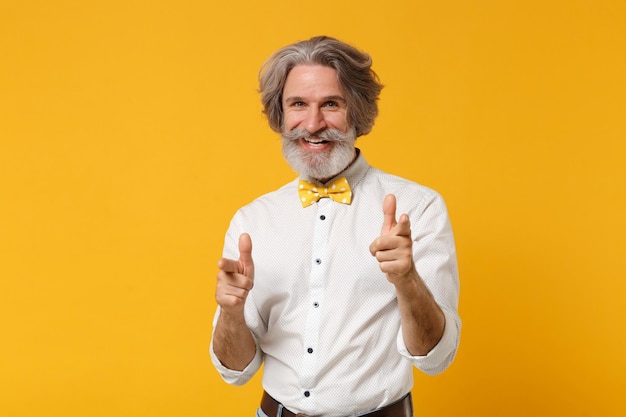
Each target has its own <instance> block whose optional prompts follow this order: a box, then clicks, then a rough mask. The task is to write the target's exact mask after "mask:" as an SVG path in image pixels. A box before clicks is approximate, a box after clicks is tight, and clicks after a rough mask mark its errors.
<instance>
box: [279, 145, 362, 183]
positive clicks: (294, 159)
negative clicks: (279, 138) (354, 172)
mask: <svg viewBox="0 0 626 417" xmlns="http://www.w3.org/2000/svg"><path fill="white" fill-rule="evenodd" d="M299 142H300V141H292V140H288V139H283V156H284V157H285V159H286V160H287V162H288V163H289V165H290V166H291V168H292V169H293V170H294V171H296V172H297V173H298V174H300V175H301V176H306V177H310V178H315V179H318V180H320V179H329V178H332V177H334V176H335V175H337V174H339V173H340V172H342V171H343V170H344V169H346V168H347V167H348V166H349V165H350V163H351V162H352V161H353V160H354V156H355V155H356V150H355V149H354V144H353V143H351V144H348V143H340V142H333V143H332V146H331V147H330V148H329V149H326V150H320V151H315V150H310V149H308V147H305V146H302V145H301V144H300V143H299Z"/></svg>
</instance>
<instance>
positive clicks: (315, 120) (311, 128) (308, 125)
mask: <svg viewBox="0 0 626 417" xmlns="http://www.w3.org/2000/svg"><path fill="white" fill-rule="evenodd" d="M304 127H305V129H306V130H307V131H308V132H311V133H316V132H319V131H320V130H323V129H325V128H326V120H325V119H324V113H323V112H322V111H321V110H320V109H318V108H314V107H312V108H310V109H309V111H308V112H307V115H306V119H305V120H304Z"/></svg>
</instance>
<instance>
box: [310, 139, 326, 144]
mask: <svg viewBox="0 0 626 417" xmlns="http://www.w3.org/2000/svg"><path fill="white" fill-rule="evenodd" d="M305 141H306V142H307V143H310V144H312V145H321V144H322V143H326V141H325V140H311V139H305Z"/></svg>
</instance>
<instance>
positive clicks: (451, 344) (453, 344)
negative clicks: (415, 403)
mask: <svg viewBox="0 0 626 417" xmlns="http://www.w3.org/2000/svg"><path fill="white" fill-rule="evenodd" d="M442 311H443V314H444V316H445V319H446V324H445V327H444V330H443V335H442V336H441V340H440V341H439V343H437V345H435V347H433V348H432V349H431V350H430V352H428V353H427V354H426V355H424V356H412V355H411V354H410V353H409V350H408V349H407V348H406V345H405V343H404V338H403V336H402V329H400V331H399V332H398V337H397V340H396V342H397V346H398V351H399V352H400V354H401V355H402V356H404V357H406V358H407V359H409V360H410V361H411V362H412V363H413V365H414V366H415V367H416V368H417V369H419V370H420V371H422V372H424V373H425V374H427V375H436V374H439V373H441V372H443V371H444V370H445V369H446V368H447V367H448V366H449V365H450V364H451V363H452V360H453V359H454V356H455V355H456V350H457V348H458V346H459V335H460V327H461V325H460V322H459V319H458V316H457V315H456V314H454V313H451V312H449V311H447V310H445V309H443V308H442Z"/></svg>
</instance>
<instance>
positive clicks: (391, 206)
mask: <svg viewBox="0 0 626 417" xmlns="http://www.w3.org/2000/svg"><path fill="white" fill-rule="evenodd" d="M396 224H397V222H396V196H395V195H393V194H387V195H386V196H385V199H384V200H383V229H382V232H381V235H383V236H387V235H389V234H391V230H392V229H393V228H394V227H395V225H396Z"/></svg>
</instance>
